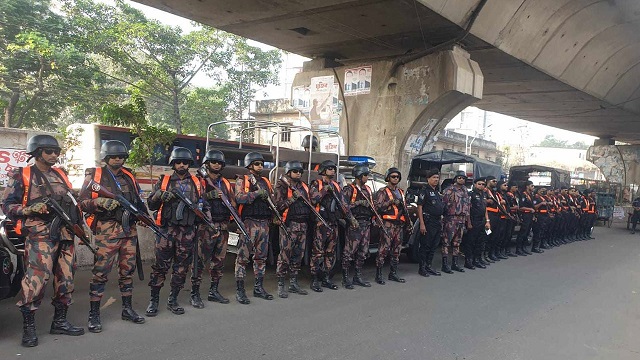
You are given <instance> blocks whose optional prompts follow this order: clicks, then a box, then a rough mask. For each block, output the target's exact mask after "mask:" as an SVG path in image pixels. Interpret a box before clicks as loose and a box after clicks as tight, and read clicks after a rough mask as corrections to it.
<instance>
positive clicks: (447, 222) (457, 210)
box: [442, 171, 471, 274]
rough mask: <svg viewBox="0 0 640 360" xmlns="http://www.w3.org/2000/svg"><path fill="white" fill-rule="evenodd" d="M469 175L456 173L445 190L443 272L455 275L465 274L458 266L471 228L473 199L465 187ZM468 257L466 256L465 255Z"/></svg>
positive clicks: (443, 194) (443, 195)
mask: <svg viewBox="0 0 640 360" xmlns="http://www.w3.org/2000/svg"><path fill="white" fill-rule="evenodd" d="M466 181H467V175H466V173H465V172H464V171H456V176H455V178H454V183H453V184H452V185H451V186H449V187H448V188H446V189H444V192H443V193H442V202H443V203H444V205H445V210H444V221H443V224H444V226H443V231H442V272H444V273H447V274H453V271H452V270H455V271H458V272H464V269H463V268H462V267H460V266H459V265H458V256H459V255H460V242H461V240H462V235H463V234H464V230H465V229H466V228H467V227H470V226H471V220H470V218H469V210H470V206H471V199H470V197H469V191H468V190H467V187H466V186H465V182H466ZM450 246H451V267H449V247H450ZM465 256H466V254H465Z"/></svg>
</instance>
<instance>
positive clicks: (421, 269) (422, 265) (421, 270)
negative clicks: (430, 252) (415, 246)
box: [418, 260, 429, 277]
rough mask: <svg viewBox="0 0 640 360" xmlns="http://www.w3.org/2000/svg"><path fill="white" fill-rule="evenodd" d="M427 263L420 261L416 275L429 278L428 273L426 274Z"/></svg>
mask: <svg viewBox="0 0 640 360" xmlns="http://www.w3.org/2000/svg"><path fill="white" fill-rule="evenodd" d="M426 264H427V263H426V262H424V260H420V265H418V275H420V276H424V277H429V273H428V272H427V267H426V266H427V265H426Z"/></svg>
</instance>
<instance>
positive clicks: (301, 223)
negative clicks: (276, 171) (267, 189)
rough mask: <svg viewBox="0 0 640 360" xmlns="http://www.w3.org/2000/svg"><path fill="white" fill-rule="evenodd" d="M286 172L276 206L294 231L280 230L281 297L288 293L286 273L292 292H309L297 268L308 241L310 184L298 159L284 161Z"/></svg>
mask: <svg viewBox="0 0 640 360" xmlns="http://www.w3.org/2000/svg"><path fill="white" fill-rule="evenodd" d="M284 172H285V175H283V177H282V178H281V179H280V180H278V182H277V183H276V187H275V195H276V206H277V207H278V211H280V212H281V213H282V220H283V221H284V225H285V226H286V227H287V230H288V231H289V233H290V234H291V238H288V237H287V235H286V234H285V233H284V231H280V254H278V263H277V267H276V275H277V276H278V296H279V297H281V298H287V297H289V295H288V293H287V289H286V288H285V286H284V282H285V276H286V275H287V273H288V274H289V292H291V293H294V294H300V295H307V292H306V291H305V290H303V289H301V288H300V285H299V284H298V272H299V271H300V264H301V263H302V257H303V256H304V250H305V246H306V243H307V222H308V221H309V215H310V214H311V210H309V207H308V206H307V204H305V203H304V202H303V200H302V199H301V198H302V197H304V198H306V199H308V198H309V186H307V184H305V182H304V181H302V173H303V167H302V164H301V163H300V162H299V161H289V162H287V163H286V164H285V167H284ZM285 181H286V182H287V183H288V184H287V183H285ZM289 185H291V186H289Z"/></svg>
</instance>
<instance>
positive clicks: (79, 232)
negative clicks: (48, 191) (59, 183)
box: [42, 193, 96, 255]
mask: <svg viewBox="0 0 640 360" xmlns="http://www.w3.org/2000/svg"><path fill="white" fill-rule="evenodd" d="M67 196H69V197H71V199H73V201H74V202H75V199H74V198H73V196H71V194H70V193H67ZM42 202H43V203H45V204H46V205H47V206H48V207H49V208H51V210H53V212H55V213H56V214H57V215H58V218H59V219H60V220H62V221H63V222H64V224H65V225H66V227H67V229H69V230H70V231H71V232H72V233H73V234H74V235H75V236H77V237H78V238H80V242H82V244H84V245H85V246H86V247H88V248H89V250H90V251H91V252H92V253H93V255H96V249H94V248H93V247H92V246H91V240H90V239H89V238H88V237H87V234H85V233H84V229H82V227H80V225H78V224H74V223H73V221H72V220H71V216H69V214H67V212H66V211H64V209H63V208H62V206H60V204H59V203H58V202H57V201H56V200H55V199H54V198H52V197H49V196H47V197H45V198H43V199H42Z"/></svg>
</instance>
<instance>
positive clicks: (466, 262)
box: [464, 255, 476, 270]
mask: <svg viewBox="0 0 640 360" xmlns="http://www.w3.org/2000/svg"><path fill="white" fill-rule="evenodd" d="M464 267H465V268H467V269H469V270H475V269H476V267H475V265H474V263H473V260H471V256H469V255H465V256H464Z"/></svg>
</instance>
